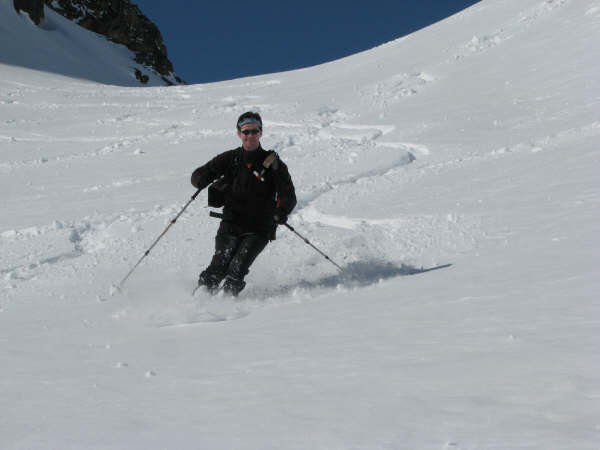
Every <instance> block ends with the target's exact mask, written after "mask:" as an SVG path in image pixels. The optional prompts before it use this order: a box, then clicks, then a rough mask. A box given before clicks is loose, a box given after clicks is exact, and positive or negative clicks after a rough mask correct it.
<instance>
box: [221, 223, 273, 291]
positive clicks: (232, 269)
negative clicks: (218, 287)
mask: <svg viewBox="0 0 600 450" xmlns="http://www.w3.org/2000/svg"><path fill="white" fill-rule="evenodd" d="M268 242H269V240H268V239H267V238H265V237H263V236H261V235H259V234H256V233H248V234H244V235H242V236H241V242H240V243H239V246H238V248H237V250H236V252H235V254H234V255H233V258H232V259H231V262H230V263H229V267H228V268H227V274H226V275H227V276H226V278H225V283H224V284H223V290H224V291H225V292H226V293H227V294H230V295H233V296H234V297H235V296H237V295H238V294H239V293H240V292H241V291H242V289H244V287H245V286H246V283H245V282H244V277H245V276H246V275H247V274H248V271H249V269H250V266H251V265H252V263H253V262H254V260H255V259H256V257H257V256H258V255H259V254H260V252H262V251H263V250H264V248H265V247H266V245H267V243H268Z"/></svg>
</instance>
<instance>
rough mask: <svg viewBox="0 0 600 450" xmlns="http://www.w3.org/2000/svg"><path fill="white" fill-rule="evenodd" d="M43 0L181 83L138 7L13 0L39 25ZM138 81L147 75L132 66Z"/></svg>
mask: <svg viewBox="0 0 600 450" xmlns="http://www.w3.org/2000/svg"><path fill="white" fill-rule="evenodd" d="M44 4H45V5H46V6H48V7H49V8H52V9H53V10H54V11H56V12H57V13H59V14H61V15H62V16H64V17H66V18H67V19H69V20H71V21H73V22H75V23H77V24H78V25H80V26H82V27H83V28H86V29H88V30H90V31H93V32H94V33H98V34H102V35H104V36H106V37H107V38H108V39H110V40H111V41H113V42H115V43H117V44H122V45H124V46H126V47H127V48H128V49H129V50H131V51H133V52H134V53H135V62H137V63H138V64H141V65H143V66H145V67H147V68H148V69H150V70H154V71H155V72H157V73H158V74H160V76H161V77H162V79H163V80H164V82H165V83H166V84H169V85H171V84H177V83H183V81H182V80H181V79H180V78H178V77H177V76H175V74H174V72H173V65H172V64H171V61H169V58H168V56H167V48H166V46H165V45H164V44H163V39H162V35H161V34H160V31H159V29H158V27H157V26H156V25H154V24H153V23H152V22H151V21H150V20H149V19H148V18H147V17H146V16H144V14H142V12H141V11H140V9H139V8H138V7H137V6H136V5H134V4H132V3H131V2H130V1H129V0H14V6H15V9H16V10H17V11H24V12H27V13H28V14H29V16H30V17H31V19H32V20H33V21H34V22H35V23H36V24H38V25H39V23H40V21H41V20H42V19H43V17H44ZM135 76H136V78H137V79H138V80H140V82H141V83H145V82H147V80H148V77H147V76H145V75H144V74H143V73H142V71H141V70H139V69H135Z"/></svg>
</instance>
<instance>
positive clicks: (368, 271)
mask: <svg viewBox="0 0 600 450" xmlns="http://www.w3.org/2000/svg"><path fill="white" fill-rule="evenodd" d="M451 266H452V264H444V265H440V266H435V267H429V268H423V267H420V268H419V267H414V266H410V265H405V264H402V265H400V266H397V265H395V264H392V263H389V262H384V261H358V262H353V263H350V264H348V265H346V266H345V267H344V268H343V269H344V271H343V272H341V273H337V274H335V275H329V276H326V277H323V278H320V279H317V280H312V281H307V280H300V281H298V282H297V283H294V284H292V285H288V286H280V287H278V288H273V289H264V288H260V287H258V286H257V287H253V288H252V289H248V290H247V291H246V292H244V293H243V294H242V296H243V297H250V298H257V297H258V298H260V297H262V298H265V297H273V296H281V295H286V294H289V293H291V292H293V291H295V290H296V289H315V288H321V289H323V288H325V289H326V288H335V287H338V286H343V287H346V288H359V287H365V286H369V285H372V284H375V283H378V282H379V281H381V280H386V279H388V278H394V277H398V276H406V275H417V274H420V273H425V272H431V271H434V270H440V269H445V268H448V267H451Z"/></svg>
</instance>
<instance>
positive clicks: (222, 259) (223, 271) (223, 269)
mask: <svg viewBox="0 0 600 450" xmlns="http://www.w3.org/2000/svg"><path fill="white" fill-rule="evenodd" d="M240 241H241V239H240V237H239V236H237V235H236V233H235V230H234V229H233V227H232V226H231V225H230V224H228V223H227V222H222V223H221V226H220V227H219V231H218V232H217V236H216V237H215V253H214V255H213V257H212V260H211V262H210V264H209V266H208V267H207V268H206V269H205V270H204V271H202V273H200V277H199V279H198V285H199V286H205V287H206V289H208V291H209V292H211V293H215V292H216V291H217V290H218V288H219V284H220V283H221V281H222V280H223V278H225V275H227V268H228V267H229V265H230V262H231V260H232V259H233V256H234V255H235V252H236V250H237V248H238V245H239V244H240Z"/></svg>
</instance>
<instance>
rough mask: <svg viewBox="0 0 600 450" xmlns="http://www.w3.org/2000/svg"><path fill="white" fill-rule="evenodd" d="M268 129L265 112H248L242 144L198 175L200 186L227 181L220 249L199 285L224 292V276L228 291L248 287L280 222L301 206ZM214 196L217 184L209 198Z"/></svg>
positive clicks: (242, 121) (240, 126)
mask: <svg viewBox="0 0 600 450" xmlns="http://www.w3.org/2000/svg"><path fill="white" fill-rule="evenodd" d="M262 130H263V129H262V119H261V117H260V115H259V114H258V113H256V112H250V111H249V112H245V113H244V114H242V115H241V116H240V117H239V118H238V121H237V135H238V137H239V138H240V140H241V143H242V145H241V146H240V147H238V148H236V149H234V150H229V151H226V152H224V153H221V154H219V155H217V156H216V157H214V158H213V159H211V160H210V161H209V162H208V163H206V164H205V165H203V166H201V167H199V168H197V169H196V170H195V171H194V173H193V174H192V185H194V187H196V188H197V189H204V188H205V187H207V186H208V185H209V184H211V183H213V181H215V180H217V179H220V180H221V181H224V183H223V186H224V188H223V189H222V192H223V194H224V195H223V196H224V199H223V203H224V208H223V218H222V220H221V224H220V226H219V230H218V231H217V235H216V237H215V253H214V255H213V257H212V260H211V262H210V264H209V266H208V267H207V268H206V269H205V270H204V271H202V272H201V273H200V277H199V279H198V285H199V286H201V287H204V288H205V289H206V290H208V291H209V292H210V293H211V294H214V293H216V292H218V290H219V286H220V284H221V281H223V279H224V280H225V282H224V283H223V291H224V292H225V293H226V294H228V295H232V296H234V297H235V296H237V295H238V294H239V293H240V292H241V291H242V289H244V287H245V286H246V283H245V282H244V277H245V276H246V275H247V274H248V271H249V268H250V266H251V265H252V263H253V262H254V260H255V259H256V257H257V256H258V255H259V254H260V252H262V251H263V249H264V248H265V247H266V245H267V243H268V242H269V241H270V240H274V239H275V229H276V227H277V225H278V224H284V223H286V222H287V217H288V215H289V214H290V213H291V211H292V210H293V209H294V206H296V194H295V190H294V184H293V183H292V179H291V177H290V175H289V172H288V168H287V166H286V165H285V164H284V163H283V161H281V160H280V159H279V157H278V155H277V154H276V153H275V152H272V151H271V152H269V151H266V150H264V149H263V148H262V147H261V144H260V138H261V136H262ZM220 177H222V178H220ZM217 183H220V182H219V181H217V182H216V183H215V185H216V184H217ZM210 197H211V188H209V203H210Z"/></svg>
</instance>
